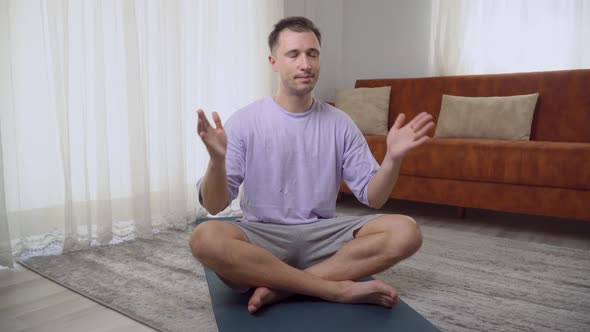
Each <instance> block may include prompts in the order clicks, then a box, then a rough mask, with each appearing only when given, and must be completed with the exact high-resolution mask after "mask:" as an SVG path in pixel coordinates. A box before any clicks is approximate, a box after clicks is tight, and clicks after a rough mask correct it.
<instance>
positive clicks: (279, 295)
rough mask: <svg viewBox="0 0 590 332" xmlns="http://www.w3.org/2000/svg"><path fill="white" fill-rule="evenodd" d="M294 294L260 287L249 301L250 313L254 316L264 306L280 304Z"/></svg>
mask: <svg viewBox="0 0 590 332" xmlns="http://www.w3.org/2000/svg"><path fill="white" fill-rule="evenodd" d="M291 295H293V294H291V293H288V292H282V291H276V290H273V289H270V288H266V287H258V288H256V290H255V291H254V294H252V297H250V301H248V311H249V312H250V313H251V314H253V313H255V312H256V311H257V310H258V309H260V308H262V306H265V305H269V304H272V303H276V302H279V301H281V300H283V299H286V298H288V297H289V296H291Z"/></svg>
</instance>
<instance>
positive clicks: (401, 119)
mask: <svg viewBox="0 0 590 332" xmlns="http://www.w3.org/2000/svg"><path fill="white" fill-rule="evenodd" d="M405 120H406V115H405V114H404V113H400V114H399V115H398V116H397V118H395V122H394V123H393V128H395V129H399V128H401V127H402V125H403V124H404V121H405Z"/></svg>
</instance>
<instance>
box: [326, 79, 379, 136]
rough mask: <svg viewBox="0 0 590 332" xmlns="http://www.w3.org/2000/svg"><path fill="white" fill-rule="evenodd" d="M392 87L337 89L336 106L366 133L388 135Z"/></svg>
mask: <svg viewBox="0 0 590 332" xmlns="http://www.w3.org/2000/svg"><path fill="white" fill-rule="evenodd" d="M390 94H391V87H390V86H387V87H382V88H359V89H338V90H336V105H335V106H336V107H337V108H339V109H341V110H343V111H344V112H346V113H347V114H348V115H349V116H350V117H351V118H352V120H353V121H354V123H356V125H357V126H358V127H359V129H360V130H361V132H362V133H363V134H365V135H387V119H388V117H389V95H390Z"/></svg>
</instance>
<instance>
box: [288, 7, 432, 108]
mask: <svg viewBox="0 0 590 332" xmlns="http://www.w3.org/2000/svg"><path fill="white" fill-rule="evenodd" d="M284 8H285V16H306V17H308V18H309V19H311V20H312V21H314V22H315V23H316V24H317V25H318V27H319V28H320V30H321V32H322V55H321V61H322V62H321V74H320V81H319V82H318V85H317V86H316V89H315V92H314V94H315V97H317V98H319V99H322V100H328V101H334V99H335V93H336V89H337V88H352V87H354V82H355V81H356V80H357V79H360V78H401V77H422V76H432V72H433V71H432V69H431V66H430V61H429V47H430V20H431V18H430V17H431V0H366V1H362V0H322V1H313V0H304V1H301V0H285V3H284Z"/></svg>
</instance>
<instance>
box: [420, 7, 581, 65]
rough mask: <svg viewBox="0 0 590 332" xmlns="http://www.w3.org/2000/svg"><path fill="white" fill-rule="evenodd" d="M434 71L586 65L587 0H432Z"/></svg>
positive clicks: (432, 54)
mask: <svg viewBox="0 0 590 332" xmlns="http://www.w3.org/2000/svg"><path fill="white" fill-rule="evenodd" d="M431 37H432V38H431V41H432V42H431V50H432V51H431V56H432V58H431V60H432V66H433V70H434V72H435V74H436V75H460V74H490V73H502V72H528V71H546V70H561V69H576V68H590V1H586V0H493V1H492V0H449V1H447V0H433V10H432V33H431Z"/></svg>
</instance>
